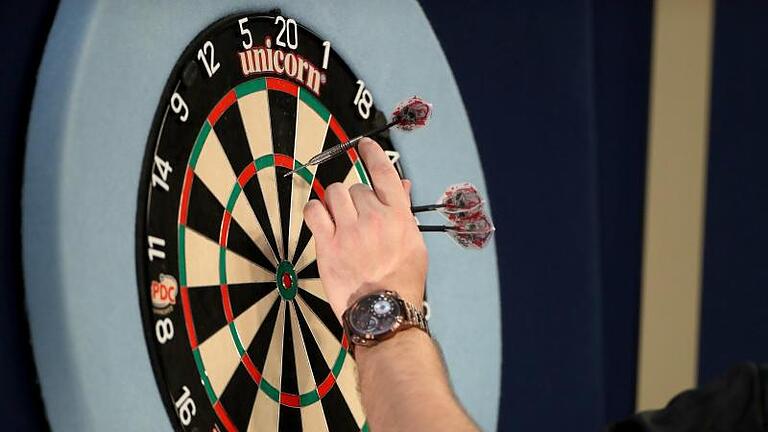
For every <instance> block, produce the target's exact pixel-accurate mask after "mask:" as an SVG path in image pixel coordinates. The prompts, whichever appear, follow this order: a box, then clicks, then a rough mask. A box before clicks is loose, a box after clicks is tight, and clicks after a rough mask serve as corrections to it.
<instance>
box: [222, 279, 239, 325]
mask: <svg viewBox="0 0 768 432" xmlns="http://www.w3.org/2000/svg"><path fill="white" fill-rule="evenodd" d="M219 289H220V290H221V302H222V304H223V306H224V316H225V317H226V318H227V323H231V322H232V321H234V319H235V317H234V314H233V313H232V303H231V302H230V300H229V287H228V286H227V284H221V287H220V288H219Z"/></svg>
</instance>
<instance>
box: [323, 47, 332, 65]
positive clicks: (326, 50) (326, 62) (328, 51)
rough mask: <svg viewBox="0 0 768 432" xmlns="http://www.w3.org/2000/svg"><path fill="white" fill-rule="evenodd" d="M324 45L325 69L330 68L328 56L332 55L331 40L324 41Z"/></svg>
mask: <svg viewBox="0 0 768 432" xmlns="http://www.w3.org/2000/svg"><path fill="white" fill-rule="evenodd" d="M323 46H324V47H325V50H324V51H323V69H328V57H330V56H331V42H330V41H325V42H323Z"/></svg>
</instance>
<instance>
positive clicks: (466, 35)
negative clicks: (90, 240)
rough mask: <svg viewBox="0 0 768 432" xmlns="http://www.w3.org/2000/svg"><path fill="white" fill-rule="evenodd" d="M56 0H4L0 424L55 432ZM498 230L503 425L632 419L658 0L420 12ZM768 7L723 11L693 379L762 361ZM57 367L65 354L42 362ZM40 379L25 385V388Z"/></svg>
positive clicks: (727, 5)
mask: <svg viewBox="0 0 768 432" xmlns="http://www.w3.org/2000/svg"><path fill="white" fill-rule="evenodd" d="M55 4H56V2H55V1H50V0H49V1H46V0H27V1H25V2H24V3H23V4H11V3H9V2H3V3H2V4H0V36H2V40H4V41H9V43H12V46H13V48H12V50H11V56H9V57H10V58H11V59H12V60H13V64H12V65H11V64H6V66H5V67H3V68H0V78H1V79H0V96H2V100H3V101H4V102H5V103H4V104H2V105H1V106H0V113H1V114H2V118H3V119H5V120H6V127H4V128H2V129H0V142H1V143H2V145H0V160H2V161H3V169H2V170H0V176H2V178H1V179H0V194H1V195H0V202H2V208H3V210H4V211H3V212H0V217H2V221H1V222H2V223H0V228H1V230H0V234H1V235H2V238H1V239H0V240H2V241H1V242H0V254H1V255H0V263H2V272H0V273H1V274H0V277H1V279H0V280H1V281H2V283H3V294H2V298H1V299H0V338H2V340H3V348H2V353H1V354H2V355H0V368H2V369H3V370H4V371H14V372H13V373H6V374H4V384H5V388H7V389H9V388H10V389H13V391H11V392H4V393H3V395H2V396H0V400H2V404H0V406H2V409H0V413H2V417H3V418H4V420H5V422H4V423H5V425H6V427H9V428H10V429H13V430H35V429H39V428H44V425H45V420H44V416H43V412H42V408H41V401H40V397H39V394H38V391H37V388H36V386H35V385H34V384H33V383H34V379H35V378H34V370H33V368H32V367H31V365H32V363H31V361H32V358H31V352H30V350H29V344H28V337H29V335H28V331H27V328H26V323H25V321H24V313H23V291H22V290H21V276H20V272H19V271H18V270H19V269H20V261H19V256H18V250H19V247H20V246H19V245H20V239H19V237H18V223H19V214H18V211H19V197H20V194H19V188H20V183H19V179H20V171H21V160H22V158H23V146H22V143H23V141H24V133H25V125H26V121H27V115H28V111H29V104H30V99H31V95H32V89H33V85H34V75H35V70H36V68H37V64H38V62H39V58H40V54H41V52H42V47H43V44H44V41H45V36H46V34H47V29H48V27H49V26H50V23H51V21H52V17H53V11H54V8H55ZM422 6H423V7H424V9H425V11H426V12H427V15H428V16H429V18H430V20H431V21H432V24H433V26H434V29H435V32H436V33H437V35H438V37H439V39H440V40H441V43H442V44H443V48H444V50H445V52H446V55H447V57H448V59H449V61H450V63H451V65H452V67H453V71H454V74H455V76H456V79H457V81H458V84H459V86H460V88H461V91H462V94H463V97H464V101H465V104H466V107H467V110H468V111H469V115H470V118H471V119H472V125H473V129H474V133H475V136H476V140H477V142H478V146H479V147H480V148H479V150H480V155H481V158H482V160H483V163H484V167H485V174H486V180H487V182H488V186H489V189H490V194H491V197H490V199H491V200H492V202H493V210H494V217H495V219H496V221H497V225H498V226H499V228H500V229H499V231H498V232H497V235H498V253H499V265H500V277H501V285H502V287H503V288H502V293H501V298H502V310H503V329H504V330H503V338H504V371H503V378H502V379H503V383H502V399H501V401H500V404H501V405H500V406H501V410H500V418H499V430H505V431H506V430H544V431H548V430H558V429H566V428H567V429H568V430H575V431H590V430H591V431H594V430H599V429H600V428H601V427H602V425H603V424H605V423H606V422H608V421H610V420H612V419H617V418H620V417H623V416H626V415H628V414H630V413H631V412H632V410H633V407H634V393H635V359H636V356H637V350H636V346H637V318H638V298H639V297H638V296H639V286H640V257H641V247H642V243H641V241H642V214H643V213H642V212H643V189H644V170H645V141H646V129H647V109H648V84H649V83H648V75H649V58H650V49H651V40H650V38H651V26H652V6H653V5H652V1H650V0H642V1H641V0H633V1H626V2H615V1H613V2H612V1H609V0H576V1H569V2H561V1H551V0H550V1H547V0H524V1H523V0H511V1H509V0H508V1H501V0H488V1H486V2H483V3H482V6H481V7H480V6H477V5H473V4H471V3H467V2H459V1H440V2H437V1H429V0H423V1H422ZM765 17H768V4H765V3H764V2H762V3H761V2H754V1H728V2H725V1H720V2H718V4H717V16H716V30H715V45H714V49H715V52H714V64H713V85H712V114H711V135H710V138H711V142H710V155H709V157H710V159H709V177H708V196H707V225H706V242H705V252H704V253H705V256H704V275H703V300H702V302H703V303H702V328H701V356H700V357H701V365H700V379H701V380H707V379H710V378H712V377H713V376H715V375H717V374H719V373H721V372H722V371H723V370H724V369H725V368H727V367H728V366H729V365H731V364H733V363H735V362H738V361H743V360H755V361H766V359H768V344H765V343H764V340H765V336H764V335H765V334H767V333H768V320H766V319H765V318H764V316H765V314H764V311H765V310H766V309H767V308H768V295H767V294H766V286H768V284H767V283H766V282H768V253H766V245H768V224H766V221H768V193H767V192H766V191H767V190H768V169H766V160H768V146H766V139H765V137H766V136H768V130H766V128H768V121H766V119H768V109H767V108H766V104H765V101H766V100H768V84H766V83H767V82H768V81H766V77H768V57H766V56H765V55H764V53H765V52H768V50H766V48H767V47H766V44H768V26H766V19H765ZM51 361H55V359H51ZM30 383H32V384H30Z"/></svg>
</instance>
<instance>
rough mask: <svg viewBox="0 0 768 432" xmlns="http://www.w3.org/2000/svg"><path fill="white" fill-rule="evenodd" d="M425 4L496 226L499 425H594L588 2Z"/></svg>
mask: <svg viewBox="0 0 768 432" xmlns="http://www.w3.org/2000/svg"><path fill="white" fill-rule="evenodd" d="M422 5H423V6H424V8H425V10H426V11H427V15H428V16H429V18H430V20H431V21H432V24H433V26H434V28H435V31H436V32H437V34H438V37H439V39H440V41H441V42H442V44H443V46H444V48H445V51H446V54H447V56H448V58H449V61H450V62H451V65H452V67H453V71H454V74H455V75H456V79H457V81H458V83H459V85H460V87H461V91H462V95H463V98H464V100H465V103H466V106H467V109H468V111H469V115H470V118H471V120H472V126H473V129H474V132H475V135H476V139H477V143H478V146H479V147H480V156H481V158H482V162H483V164H484V170H485V175H486V181H487V185H488V188H489V190H490V195H491V196H490V200H491V204H492V210H493V215H494V217H495V218H496V222H497V226H498V227H499V230H498V232H497V237H496V238H497V247H498V255H499V257H498V258H499V267H500V278H501V298H502V311H503V312H502V313H503V315H502V319H503V339H504V347H503V355H504V358H503V372H502V374H503V377H502V379H503V383H502V399H501V409H500V419H499V430H504V431H512V430H521V431H529V430H542V431H550V430H552V431H554V430H570V431H596V430H599V429H600V426H601V424H602V423H603V421H604V406H605V404H604V400H603V385H602V378H603V374H602V361H603V360H602V346H601V342H600V340H601V337H602V331H601V323H602V320H601V311H602V305H601V301H600V296H601V287H600V278H601V274H600V265H599V257H600V253H599V247H600V241H599V239H600V235H599V225H598V216H599V213H600V208H599V206H598V201H597V200H598V188H597V180H598V155H597V150H598V149H597V144H596V142H597V139H596V136H597V124H596V119H595V106H594V103H593V102H594V94H593V91H594V86H593V83H594V76H593V74H594V71H593V55H594V51H593V45H592V43H593V41H592V37H593V35H592V25H593V23H592V12H593V10H592V5H591V2H589V1H569V2H562V1H535V0H531V1H487V2H483V3H482V7H475V8H473V7H469V6H468V5H470V4H469V3H466V2H445V1H441V2H427V1H425V2H423V3H422Z"/></svg>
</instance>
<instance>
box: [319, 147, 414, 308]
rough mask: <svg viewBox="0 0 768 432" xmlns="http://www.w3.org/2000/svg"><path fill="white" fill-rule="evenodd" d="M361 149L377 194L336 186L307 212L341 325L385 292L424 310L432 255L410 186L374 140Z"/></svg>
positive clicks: (329, 295) (326, 286) (323, 275)
mask: <svg viewBox="0 0 768 432" xmlns="http://www.w3.org/2000/svg"><path fill="white" fill-rule="evenodd" d="M358 148H359V150H360V155H361V156H362V158H363V161H365V164H366V166H367V167H368V171H369V172H370V174H371V177H372V180H373V185H374V189H373V190H371V189H370V188H369V187H368V186H366V185H364V184H356V185H353V186H352V187H350V188H349V189H347V188H346V187H345V186H344V185H342V184H341V183H334V184H332V185H330V186H328V188H326V190H325V205H323V203H321V202H320V201H318V200H311V201H310V202H308V203H307V205H306V206H305V207H304V219H305V221H306V223H307V226H308V227H309V229H310V230H311V231H312V234H313V235H314V237H315V248H316V251H317V266H318V269H319V271H320V279H321V280H322V282H323V287H324V289H325V294H326V297H327V298H328V302H329V303H330V304H331V307H332V308H333V311H334V312H335V313H336V316H337V317H338V318H339V320H341V315H342V314H343V313H344V311H345V310H346V309H347V308H348V307H349V306H350V305H351V304H352V303H354V302H355V301H356V300H357V299H359V298H360V297H362V296H364V295H366V294H368V293H370V292H373V291H378V290H382V289H388V290H391V291H396V292H397V293H398V294H400V296H401V297H403V299H405V300H406V301H407V302H409V303H411V304H413V305H415V306H416V307H419V308H420V307H421V304H422V300H423V298H424V284H425V281H426V275H427V249H426V246H425V245H424V239H423V238H422V236H421V233H420V232H419V229H418V227H417V226H416V220H415V219H414V217H413V214H412V213H411V209H410V206H411V202H410V198H409V192H410V182H408V181H407V180H403V181H402V182H401V181H400V178H399V177H398V175H397V172H396V171H395V168H394V166H392V163H390V161H389V157H387V155H386V154H385V153H384V151H383V150H382V149H381V147H380V146H379V145H378V144H376V143H375V142H374V141H373V140H371V139H369V138H364V139H363V140H361V142H360V145H359V147H358Z"/></svg>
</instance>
